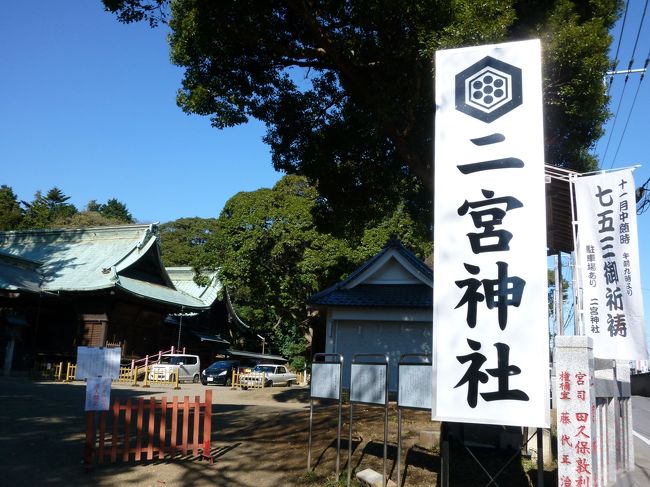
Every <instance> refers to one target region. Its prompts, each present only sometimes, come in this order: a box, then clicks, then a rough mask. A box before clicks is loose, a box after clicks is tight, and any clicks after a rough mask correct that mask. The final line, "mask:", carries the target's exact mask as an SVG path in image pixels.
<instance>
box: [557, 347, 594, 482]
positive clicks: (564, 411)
mask: <svg viewBox="0 0 650 487" xmlns="http://www.w3.org/2000/svg"><path fill="white" fill-rule="evenodd" d="M555 373H556V386H555V405H556V408H557V454H558V460H557V463H558V483H559V485H561V486H565V485H568V486H572V487H574V486H575V487H600V486H602V485H605V484H604V482H603V479H600V478H599V471H598V465H599V458H598V451H599V449H598V444H597V427H598V424H597V422H596V390H595V381H594V356H593V341H592V339H591V338H590V337H586V336H557V337H556V338H555Z"/></svg>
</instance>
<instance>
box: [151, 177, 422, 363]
mask: <svg viewBox="0 0 650 487" xmlns="http://www.w3.org/2000/svg"><path fill="white" fill-rule="evenodd" d="M318 200H319V194H318V192H317V191H316V190H315V188H314V187H313V186H311V185H310V184H309V183H308V182H307V179H306V178H305V177H302V176H293V175H288V176H285V177H283V178H282V179H281V180H280V181H278V183H277V184H276V185H275V186H274V187H273V188H272V189H266V188H264V189H259V190H257V191H252V192H241V193H238V194H236V195H235V196H233V197H232V198H230V199H229V200H228V202H227V203H226V205H225V206H224V209H223V211H222V212H221V214H220V216H219V219H218V221H217V228H216V230H215V231H214V232H213V233H212V234H210V236H209V238H208V242H207V243H206V248H205V252H203V253H202V258H201V259H200V260H199V261H197V262H196V267H198V268H215V269H218V271H219V278H220V280H221V282H222V283H223V285H224V286H225V287H226V289H227V290H228V292H229V293H230V298H231V300H232V302H233V305H234V306H235V309H236V311H237V314H238V315H239V316H241V317H242V319H243V320H244V321H245V322H246V323H248V324H249V325H251V326H252V327H253V328H254V329H255V330H256V332H257V333H260V334H263V335H264V336H266V337H267V339H269V341H271V342H272V344H273V346H275V347H276V349H277V351H279V352H280V353H283V354H286V355H287V356H296V355H300V354H301V353H302V352H303V351H304V347H305V334H306V331H307V328H308V318H309V310H308V309H307V307H306V305H305V301H306V299H307V298H308V297H309V296H310V295H312V294H313V293H315V292H317V291H319V290H321V289H323V288H325V287H327V286H329V285H331V284H334V283H335V282H338V281H339V280H341V279H342V278H344V277H345V276H346V275H347V273H349V272H350V271H352V270H353V269H354V268H356V267H357V266H358V265H359V264H361V263H362V262H363V261H365V260H366V259H368V258H369V257H370V256H372V255H374V254H375V253H376V252H378V251H379V250H380V249H381V248H382V247H383V246H384V245H385V244H386V242H387V240H388V238H389V237H390V236H391V235H396V236H398V237H399V238H401V239H403V241H405V242H406V243H407V244H410V246H411V247H412V248H413V249H415V250H416V251H418V253H420V255H421V256H424V255H426V254H427V253H429V252H430V251H431V247H430V243H429V237H428V235H427V233H426V229H425V231H424V232H418V231H417V228H418V227H417V225H414V224H413V221H412V220H410V218H409V216H408V214H406V212H404V211H403V210H398V211H396V212H395V214H394V215H393V216H392V217H391V218H390V219H388V220H387V221H386V222H383V223H382V224H381V225H379V226H377V227H375V228H371V229H368V231H367V232H366V233H365V234H364V236H363V239H362V243H361V244H360V245H354V244H353V243H351V242H350V241H347V240H344V239H340V238H337V237H335V236H333V235H332V234H330V233H325V232H322V231H321V230H320V229H319V228H318V226H317V225H316V218H315V216H314V213H315V211H316V210H317V207H318ZM164 238H165V237H164V236H163V241H164Z"/></svg>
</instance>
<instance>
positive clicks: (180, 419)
mask: <svg viewBox="0 0 650 487" xmlns="http://www.w3.org/2000/svg"><path fill="white" fill-rule="evenodd" d="M201 415H203V418H202V421H201ZM97 416H99V420H98V421H96V420H95V418H96V414H95V411H88V412H87V416H86V444H85V448H84V464H85V465H86V466H90V465H92V462H93V454H94V456H95V457H96V459H97V462H98V463H104V461H105V459H109V460H110V462H111V463H115V462H117V461H118V460H122V461H124V462H128V461H131V460H135V461H140V460H143V457H146V458H144V459H146V460H153V459H154V456H157V459H158V460H162V459H163V458H165V455H170V456H172V457H173V456H175V455H177V454H178V453H180V454H182V455H187V454H188V453H191V454H193V455H199V456H200V458H201V459H203V458H207V459H209V460H210V463H212V462H213V459H212V454H211V453H210V435H211V433H212V391H211V390H206V391H205V402H201V397H200V396H195V398H194V402H190V398H189V397H188V396H185V398H184V400H183V402H179V400H178V397H174V398H173V399H172V401H171V403H170V402H168V401H167V398H166V397H165V396H163V397H162V398H161V399H160V401H158V400H156V399H154V398H151V399H147V400H145V399H144V398H142V397H141V398H139V399H138V400H137V401H133V400H132V399H131V398H128V399H127V400H126V403H125V404H120V401H119V399H115V400H114V401H113V406H112V407H111V409H110V410H109V411H101V412H99V414H98V415H97ZM134 416H135V418H134ZM190 421H191V422H190ZM96 422H98V423H99V424H98V425H96V424H95V423H96ZM201 422H202V423H203V427H201ZM97 429H98V430H99V431H98V433H99V434H98V435H96V432H97ZM199 452H200V453H199Z"/></svg>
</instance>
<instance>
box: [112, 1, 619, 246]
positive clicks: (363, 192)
mask: <svg viewBox="0 0 650 487" xmlns="http://www.w3.org/2000/svg"><path fill="white" fill-rule="evenodd" d="M104 4H105V6H106V8H107V10H110V11H113V12H115V13H116V14H117V15H118V17H119V18H120V20H122V21H126V22H130V21H135V20H142V19H146V20H149V21H153V22H157V21H160V20H162V21H166V20H167V19H169V26H170V28H171V35H170V46H171V56H172V60H173V62H174V63H176V64H178V65H179V66H181V67H183V68H184V69H185V76H184V79H183V82H182V87H181V89H180V90H179V94H178V104H179V105H180V107H181V108H182V109H183V110H185V111H186V112H188V113H196V114H200V115H206V116H209V117H210V118H211V120H212V124H213V125H214V126H215V127H217V128H222V127H229V126H233V125H237V124H241V123H245V122H246V121H247V120H248V119H249V117H254V118H257V119H259V120H261V121H263V122H264V123H265V124H266V126H267V127H268V132H267V135H266V138H265V140H266V141H267V142H268V143H269V145H270V146H271V149H272V156H273V164H274V166H275V168H276V169H279V170H281V171H285V172H287V173H289V174H301V175H305V176H307V177H308V179H309V181H310V182H311V183H312V184H314V185H315V186H316V187H317V189H318V191H319V193H320V195H321V196H322V198H321V200H320V201H319V205H320V210H321V218H322V219H323V220H322V222H324V223H328V224H329V227H328V228H329V229H330V230H332V231H336V232H337V233H338V234H339V235H346V236H349V235H351V234H355V235H356V236H357V237H360V236H361V233H362V232H363V229H364V228H367V227H368V226H372V225H376V224H378V223H379V222H380V221H382V220H383V219H384V218H385V217H387V216H389V215H391V214H392V213H393V212H394V211H395V209H396V208H397V207H398V206H399V205H404V209H405V210H406V211H408V212H409V213H411V214H412V215H413V217H414V219H415V220H416V221H422V222H426V221H430V209H431V204H430V202H431V192H432V187H433V186H432V175H433V171H432V164H431V162H432V160H431V159H432V153H433V151H432V144H433V142H432V134H433V110H434V103H433V98H432V97H433V79H434V66H433V64H432V59H433V54H434V53H435V51H436V50H439V49H445V48H452V47H461V46H467V45H477V44H484V43H493V42H501V41H507V40H522V39H529V38H534V37H538V38H541V39H542V43H543V49H544V52H543V59H544V100H545V130H546V131H545V134H546V144H545V147H546V161H547V162H548V163H551V164H555V165H559V166H562V167H567V168H572V169H578V170H589V169H593V168H594V167H595V164H596V161H595V160H594V159H593V156H591V155H590V154H589V152H588V151H589V148H590V147H591V146H592V145H593V144H594V143H595V141H596V140H597V139H598V137H599V136H600V134H601V132H602V124H603V121H604V120H605V118H606V116H607V112H606V107H605V102H606V94H605V91H604V87H603V85H602V76H603V73H604V72H605V71H606V69H607V67H608V59H607V48H608V46H609V43H610V37H609V35H608V29H609V28H610V27H611V26H612V25H613V23H614V21H615V19H616V15H617V13H618V8H619V7H620V1H619V0H585V1H578V0H551V1H549V0H490V1H487V2H480V3H479V2H476V1H475V0H442V1H424V0H404V1H400V2H393V1H388V0H348V1H341V2H330V1H324V0H320V1H319V0H312V1H307V2H305V1H295V0H283V1H281V0H269V1H265V2H254V1H252V0H248V1H246V0H244V1H241V0H240V1H234V0H230V1H219V2H214V1H209V0H175V1H173V2H171V3H170V2H168V1H163V0H104ZM170 5H171V9H169V8H168V7H170Z"/></svg>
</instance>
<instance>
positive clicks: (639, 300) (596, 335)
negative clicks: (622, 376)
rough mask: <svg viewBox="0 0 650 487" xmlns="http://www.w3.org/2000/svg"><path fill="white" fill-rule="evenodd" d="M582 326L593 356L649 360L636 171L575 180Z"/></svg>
mask: <svg viewBox="0 0 650 487" xmlns="http://www.w3.org/2000/svg"><path fill="white" fill-rule="evenodd" d="M572 181H573V184H574V188H575V201H576V216H577V220H578V228H577V236H578V237H577V240H578V242H577V244H576V247H577V248H576V250H577V252H576V253H577V255H578V275H579V277H580V288H581V291H582V297H581V300H580V301H581V303H582V313H581V322H582V326H583V328H584V334H586V335H588V336H590V337H592V338H593V340H594V356H595V357H598V358H605V359H618V360H645V359H647V358H648V352H647V349H646V338H645V328H644V327H645V322H644V317H643V296H642V292H641V276H640V274H641V268H640V267H639V245H638V238H637V225H636V199H635V186H634V178H633V176H632V171H631V170H630V169H625V170H621V171H615V172H609V173H601V174H595V175H592V176H583V177H578V178H574V179H573V180H572Z"/></svg>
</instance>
